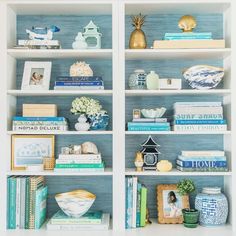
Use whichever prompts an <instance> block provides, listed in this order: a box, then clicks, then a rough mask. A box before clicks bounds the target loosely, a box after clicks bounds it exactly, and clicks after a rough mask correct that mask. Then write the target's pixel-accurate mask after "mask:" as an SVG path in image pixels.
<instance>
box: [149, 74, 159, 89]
mask: <svg viewBox="0 0 236 236" xmlns="http://www.w3.org/2000/svg"><path fill="white" fill-rule="evenodd" d="M146 84H147V89H149V90H156V89H159V76H158V74H156V73H155V71H153V70H152V71H150V73H149V74H148V75H147V77H146Z"/></svg>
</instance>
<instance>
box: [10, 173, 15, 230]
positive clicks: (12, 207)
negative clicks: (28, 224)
mask: <svg viewBox="0 0 236 236" xmlns="http://www.w3.org/2000/svg"><path fill="white" fill-rule="evenodd" d="M9 194H10V196H9V229H15V228H16V177H11V178H10V193H9Z"/></svg>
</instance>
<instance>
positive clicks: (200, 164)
mask: <svg viewBox="0 0 236 236" xmlns="http://www.w3.org/2000/svg"><path fill="white" fill-rule="evenodd" d="M176 164H177V165H179V166H181V167H183V168H217V167H227V161H181V160H178V159H177V161H176Z"/></svg>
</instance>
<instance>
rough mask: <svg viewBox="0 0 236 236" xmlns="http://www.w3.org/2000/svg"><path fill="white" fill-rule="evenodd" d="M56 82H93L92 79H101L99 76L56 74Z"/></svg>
mask: <svg viewBox="0 0 236 236" xmlns="http://www.w3.org/2000/svg"><path fill="white" fill-rule="evenodd" d="M56 81H58V82H60V81H61V82H67V81H68V82H72V81H76V82H82V81H83V82H94V81H103V79H102V77H101V76H58V77H57V78H56Z"/></svg>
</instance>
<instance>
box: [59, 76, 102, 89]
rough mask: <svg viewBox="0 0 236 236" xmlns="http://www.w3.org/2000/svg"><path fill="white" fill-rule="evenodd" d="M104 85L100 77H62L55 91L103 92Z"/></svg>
mask: <svg viewBox="0 0 236 236" xmlns="http://www.w3.org/2000/svg"><path fill="white" fill-rule="evenodd" d="M103 89H104V83H103V79H102V77H99V76H60V77H57V79H56V81H55V85H54V90H103Z"/></svg>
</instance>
